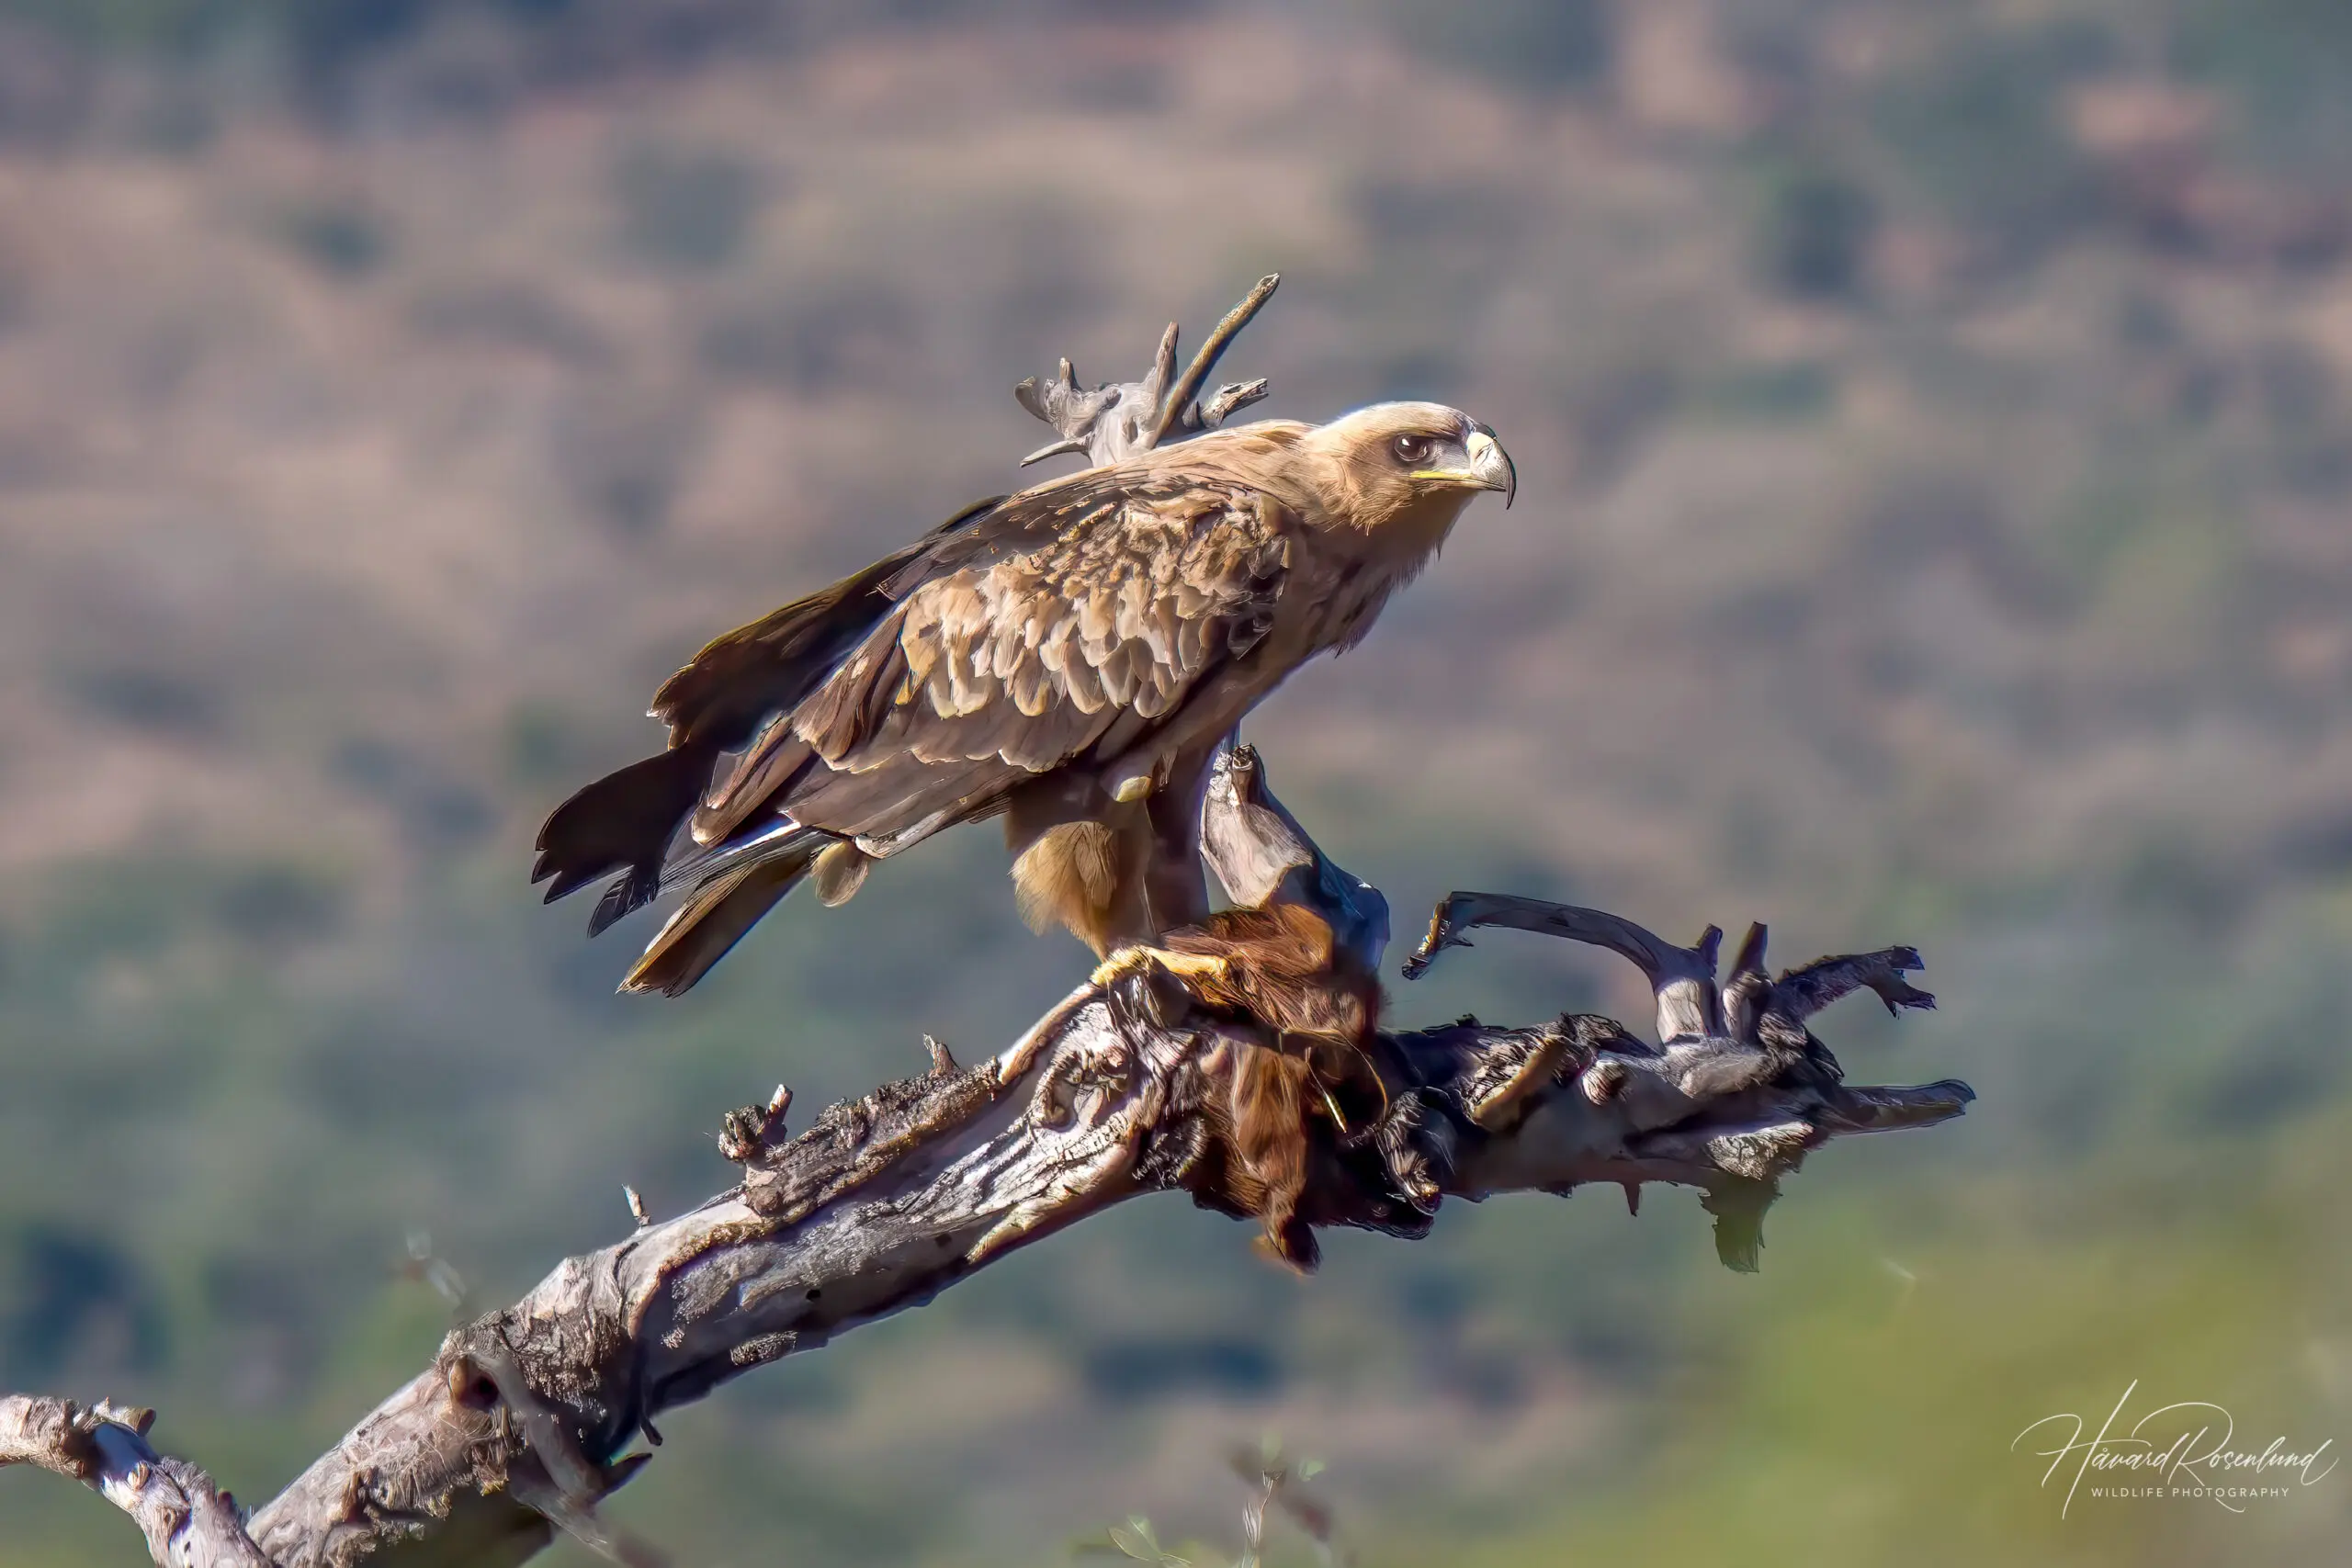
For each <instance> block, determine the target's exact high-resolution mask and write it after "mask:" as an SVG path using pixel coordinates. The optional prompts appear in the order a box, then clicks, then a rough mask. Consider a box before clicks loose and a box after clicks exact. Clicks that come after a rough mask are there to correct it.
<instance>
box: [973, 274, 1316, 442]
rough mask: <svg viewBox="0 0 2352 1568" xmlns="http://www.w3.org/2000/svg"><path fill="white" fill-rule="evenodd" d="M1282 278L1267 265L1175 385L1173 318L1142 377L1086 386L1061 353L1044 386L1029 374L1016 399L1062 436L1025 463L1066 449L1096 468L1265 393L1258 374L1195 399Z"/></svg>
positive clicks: (1219, 419) (1215, 420)
mask: <svg viewBox="0 0 2352 1568" xmlns="http://www.w3.org/2000/svg"><path fill="white" fill-rule="evenodd" d="M1281 282H1282V275H1281V274H1280V273H1272V272H1270V273H1268V274H1267V275H1266V276H1263V277H1261V278H1260V279H1259V280H1258V281H1257V282H1256V284H1254V285H1252V286H1251V288H1250V292H1249V293H1248V294H1246V295H1244V296H1242V299H1241V302H1240V303H1239V304H1238V305H1236V306H1234V307H1233V309H1232V310H1227V312H1226V313H1225V319H1224V320H1222V321H1218V322H1217V324H1216V327H1215V328H1213V329H1212V330H1211V331H1210V333H1209V335H1208V337H1207V338H1206V340H1204V342H1203V343H1202V344H1201V351H1200V352H1199V353H1198V354H1196V355H1193V362H1192V364H1191V365H1189V366H1187V367H1185V369H1184V374H1183V375H1182V376H1181V377H1177V378H1176V380H1175V382H1174V384H1173V385H1170V381H1169V378H1170V377H1171V376H1174V375H1175V371H1176V323H1175V322H1173V321H1170V322H1169V323H1168V330H1167V331H1166V332H1164V333H1160V335H1159V352H1158V353H1157V354H1155V355H1153V356H1152V362H1151V369H1150V370H1149V371H1148V372H1146V374H1145V375H1144V378H1143V379H1142V380H1140V381H1105V382H1104V383H1103V385H1101V386H1099V387H1095V388H1092V389H1088V388H1084V387H1080V385H1079V384H1078V372H1077V371H1076V370H1075V369H1074V368H1073V367H1071V365H1070V362H1069V360H1067V359H1065V360H1063V361H1062V362H1061V367H1060V369H1059V371H1058V372H1057V374H1056V375H1055V377H1054V378H1053V379H1052V380H1050V381H1047V382H1046V383H1045V384H1044V385H1043V386H1040V385H1039V384H1038V382H1037V378H1035V376H1032V377H1030V378H1028V379H1027V380H1024V381H1023V382H1022V383H1021V384H1020V385H1019V386H1017V387H1015V388H1013V389H1012V395H1013V396H1014V397H1016V398H1018V399H1020V400H1021V406H1022V407H1023V408H1024V409H1027V410H1028V411H1029V412H1031V413H1033V414H1035V415H1036V416H1037V417H1038V418H1039V419H1041V420H1044V421H1045V422H1046V423H1047V424H1050V425H1052V426H1053V427H1054V428H1055V429H1056V430H1057V431H1059V432H1060V433H1061V439H1060V440H1058V441H1055V442H1051V443H1049V444H1048V445H1046V446H1040V447H1039V448H1037V450H1035V452H1032V453H1030V454H1029V456H1027V457H1023V458H1022V459H1021V465H1022V467H1023V468H1027V467H1028V466H1029V465H1030V464H1032V463H1037V462H1043V461H1044V460H1045V459H1046V458H1047V457H1059V456H1061V455H1062V454H1064V453H1066V452H1067V453H1078V454H1081V455H1083V456H1084V457H1085V458H1086V460H1087V462H1088V463H1089V464H1090V465H1092V466H1095V467H1100V466H1102V465H1103V464H1105V463H1116V462H1121V461H1124V460H1125V459H1126V458H1128V457H1134V456H1135V455H1136V453H1138V452H1148V451H1149V450H1151V448H1153V447H1154V446H1159V444H1160V443H1161V442H1163V441H1165V440H1167V439H1168V438H1169V437H1170V436H1171V435H1178V434H1197V433H1198V432H1200V431H1203V430H1207V429H1210V428H1211V427H1213V426H1216V425H1219V424H1223V423H1225V422H1226V420H1227V419H1228V418H1230V417H1231V416H1232V415H1233V414H1234V413H1235V412H1238V411H1239V410H1241V409H1245V408H1247V407H1249V406H1250V404H1251V403H1254V402H1256V401H1257V400H1259V399H1261V398H1262V397H1264V396H1265V395H1266V382H1265V380H1264V378H1262V377H1261V378H1259V379H1257V380H1255V381H1229V382H1227V384H1226V385H1224V386H1222V387H1219V388H1218V389H1216V391H1215V392H1213V393H1211V394H1210V395H1209V396H1208V397H1207V398H1206V399H1205V400H1197V399H1200V391H1201V389H1202V388H1203V387H1204V386H1206V385H1207V384H1208V378H1209V372H1210V371H1212V370H1214V369H1216V362H1217V360H1218V359H1219V358H1221V357H1222V356H1223V355H1224V354H1225V351H1226V349H1227V347H1228V346H1229V345H1230V344H1232V342H1233V340H1234V338H1235V337H1237V336H1238V335H1239V333H1240V332H1241V329H1242V328H1244V327H1246V326H1248V325H1249V324H1250V318H1251V317H1253V316H1255V315H1256V314H1257V313H1258V311H1259V309H1260V308H1261V306H1263V305H1264V304H1265V302H1266V301H1267V300H1269V299H1272V298H1273V295H1274V288H1275V287H1276V286H1277V285H1279V284H1280V283H1281ZM1196 400H1197V401H1196Z"/></svg>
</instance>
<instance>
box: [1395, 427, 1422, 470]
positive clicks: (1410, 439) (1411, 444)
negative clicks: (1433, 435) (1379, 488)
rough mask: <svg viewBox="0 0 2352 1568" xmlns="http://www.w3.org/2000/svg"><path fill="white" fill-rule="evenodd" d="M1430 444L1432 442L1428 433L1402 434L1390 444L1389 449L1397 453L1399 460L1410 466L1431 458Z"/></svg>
mask: <svg viewBox="0 0 2352 1568" xmlns="http://www.w3.org/2000/svg"><path fill="white" fill-rule="evenodd" d="M1430 446H1431V442H1430V438H1429V437H1428V436H1426V435H1400V436H1398V437H1397V439H1396V440H1394V441H1392V442H1390V443H1389V444H1388V449H1389V450H1390V451H1392V452H1394V453H1396V454H1397V461H1398V462H1400V463H1402V464H1404V465H1405V466H1406V467H1407V468H1413V467H1415V466H1417V465H1419V464H1421V463H1426V462H1428V461H1429V460H1430Z"/></svg>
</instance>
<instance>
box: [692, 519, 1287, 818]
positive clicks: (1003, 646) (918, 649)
mask: <svg viewBox="0 0 2352 1568" xmlns="http://www.w3.org/2000/svg"><path fill="white" fill-rule="evenodd" d="M1082 477H1083V476H1082ZM1043 495H1044V496H1046V497H1050V498H1052V499H1053V500H1054V501H1055V502H1063V503H1066V502H1067V501H1068V499H1069V498H1068V497H1066V496H1062V495H1057V494H1056V492H1055V491H1046V492H1043ZM1086 499H1087V500H1088V501H1089V502H1091V504H1090V505H1087V506H1085V507H1084V508H1083V509H1072V508H1069V507H1068V506H1067V505H1066V504H1063V505H1058V506H1057V508H1056V510H1057V511H1061V512H1063V513H1064V520H1063V521H1062V522H1061V524H1060V525H1059V526H1058V527H1057V528H1056V529H1055V530H1054V531H1052V532H1051V533H1050V534H1048V535H1046V536H1045V537H1043V538H1042V539H1037V538H1035V533H1036V530H1035V529H1034V525H1031V526H1028V527H1022V526H1019V525H1024V524H1029V523H1030V520H1029V519H1026V518H1018V517H1015V518H1008V519H1005V520H1004V523H1003V524H999V525H996V526H991V527H989V528H987V529H984V530H976V531H975V533H974V534H973V535H970V536H964V537H959V538H957V539H956V540H955V541H953V548H952V551H950V550H941V551H938V552H936V553H935V554H933V555H932V556H931V557H930V558H928V559H918V560H915V561H910V562H909V563H908V564H907V565H906V566H903V567H901V568H900V569H899V573H898V575H897V578H896V580H895V581H893V582H892V583H891V584H890V587H891V588H892V589H893V590H895V591H896V594H897V596H898V597H899V604H898V605H897V606H896V607H895V608H894V609H893V610H892V611H891V612H890V613H889V614H888V615H887V616H885V617H884V618H883V620H882V621H881V623H880V624H879V625H878V626H875V627H874V629H873V630H872V631H871V632H870V633H869V634H868V635H867V636H866V637H865V638H864V639H863V640H862V641H860V642H859V643H858V644H856V645H855V646H854V648H852V649H848V650H847V651H846V652H845V653H844V655H843V656H842V658H841V660H840V661H839V663H838V664H837V665H836V666H835V668H834V669H833V670H832V671H831V673H830V675H828V676H827V677H826V679H825V680H824V681H823V682H821V683H820V684H819V685H817V686H816V687H815V688H814V689H813V690H812V691H810V692H809V694H808V695H807V697H806V698H804V699H803V700H802V701H800V702H799V703H798V704H797V705H795V706H794V707H793V708H792V710H791V712H790V714H789V716H788V717H784V718H782V719H780V720H779V721H778V722H775V723H773V724H772V725H770V727H769V728H768V729H767V730H766V731H765V732H764V733H763V735H761V737H760V738H759V739H757V740H756V741H755V742H754V743H753V744H752V746H751V748H750V749H749V750H746V751H745V753H744V754H743V756H742V758H741V761H739V762H738V764H737V765H736V767H735V768H734V770H733V771H732V772H731V773H729V775H728V776H727V777H726V778H725V779H724V780H723V781H722V782H721V783H720V784H718V787H717V788H716V789H714V790H713V791H712V793H711V795H710V796H709V797H708V799H707V801H706V802H705V803H704V805H703V807H701V808H700V809H699V810H698V811H697V812H696V813H695V819H694V836H695V839H696V840H699V841H700V842H702V843H705V844H713V843H718V842H719V841H721V840H726V839H727V838H729V836H730V835H732V834H734V833H736V832H737V831H739V830H740V829H743V828H744V827H745V826H746V825H747V824H752V823H754V822H755V821H756V820H758V819H762V818H765V817H767V816H768V815H770V814H771V813H773V812H776V811H783V812H788V813H789V814H790V815H791V816H792V818H794V819H795V820H796V821H797V822H799V823H801V824H802V825H803V826H805V827H809V828H815V829H823V830H825V831H828V832H832V833H837V834H842V835H846V836H854V837H860V838H866V839H869V840H893V839H894V838H903V837H904V836H907V835H910V834H913V835H914V836H921V834H922V833H927V832H928V831H931V830H933V829H935V828H936V827H940V826H945V825H947V823H949V822H952V821H960V820H967V819H969V818H971V817H973V816H977V815H985V814H986V813H987V812H988V811H990V810H993V809H995V808H996V807H998V806H1000V805H1001V801H1002V796H1003V794H1004V792H1005V791H1006V790H1008V789H1010V788H1012V787H1014V786H1015V785H1017V784H1020V783H1023V782H1025V781H1026V780H1028V779H1031V778H1034V777H1035V776H1036V775H1038V774H1040V773H1046V772H1048V771H1050V770H1053V769H1055V768H1057V767H1060V766H1063V765H1065V764H1066V763H1069V762H1072V761H1079V760H1080V759H1084V758H1089V757H1097V758H1100V759H1102V760H1108V757H1109V756H1110V754H1112V753H1113V752H1114V751H1116V750H1124V749H1125V748H1126V747H1129V746H1132V745H1134V744H1135V743H1136V741H1137V740H1139V739H1142V738H1143V737H1144V736H1146V735H1148V733H1149V732H1150V731H1151V730H1152V729H1153V728H1157V727H1158V726H1159V725H1160V724H1162V723H1165V722H1166V721H1167V720H1169V719H1170V717H1171V716H1173V715H1174V714H1175V713H1176V711H1177V710H1178V709H1179V708H1180V707H1181V705H1182V703H1183V701H1184V699H1185V697H1186V696H1187V694H1190V693H1191V692H1193V690H1194V689H1195V688H1196V686H1197V685H1198V683H1199V682H1200V681H1201V679H1202V678H1203V676H1204V675H1205V674H1206V673H1207V672H1208V671H1211V670H1213V669H1216V668H1217V667H1219V666H1221V665H1224V664H1227V663H1229V662H1231V661H1233V660H1238V659H1241V658H1244V657H1246V656H1247V655H1248V654H1249V653H1250V650H1251V649H1254V648H1256V647H1257V645H1258V644H1259V643H1260V642H1261V640H1262V639H1263V638H1264V637H1265V635H1266V633H1267V631H1268V629H1269V628H1270V627H1271V626H1272V621H1273V614H1274V604H1275V601H1276V599H1277V597H1278V596H1279V594H1280V593H1281V592H1282V587H1283V577H1284V571H1285V569H1286V567H1287V565H1288V561H1289V544H1288V540H1287V539H1286V537H1285V536H1284V532H1283V521H1282V517H1281V514H1280V512H1279V509H1278V508H1277V507H1275V506H1274V504H1273V503H1272V502H1270V501H1268V500H1267V499H1266V498H1265V497H1264V496H1262V495H1261V494H1260V493H1258V492H1257V491H1252V490H1250V489H1248V488H1246V487H1243V486H1239V485H1235V484H1230V483H1219V482H1210V481H1203V480H1197V479H1196V480H1192V481H1188V482H1170V480H1169V479H1166V478H1162V479H1159V482H1158V483H1155V484H1152V485H1149V486H1134V487H1131V488H1126V489H1124V490H1120V491H1112V492H1110V493H1107V494H1105V493H1099V492H1097V493H1091V494H1088V495H1087V497H1086ZM1023 535H1026V537H1024V536H1023ZM1032 539H1035V542H1034V543H1032V542H1031V540H1032ZM893 847H895V844H894V845H893Z"/></svg>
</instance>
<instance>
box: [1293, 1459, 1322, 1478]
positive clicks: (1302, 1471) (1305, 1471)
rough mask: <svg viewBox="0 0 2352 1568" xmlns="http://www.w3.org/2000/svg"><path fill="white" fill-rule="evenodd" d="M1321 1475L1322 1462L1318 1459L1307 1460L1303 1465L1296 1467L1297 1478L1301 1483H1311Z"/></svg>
mask: <svg viewBox="0 0 2352 1568" xmlns="http://www.w3.org/2000/svg"><path fill="white" fill-rule="evenodd" d="M1322 1473H1323V1461H1321V1460H1319V1459H1311V1460H1308V1461H1306V1463H1305V1464H1302V1465H1300V1466H1299V1467H1298V1478H1299V1479H1300V1480H1301V1481H1312V1480H1314V1479H1315V1478H1316V1477H1317V1476H1318V1475H1320V1474H1322Z"/></svg>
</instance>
